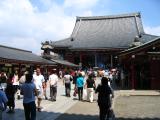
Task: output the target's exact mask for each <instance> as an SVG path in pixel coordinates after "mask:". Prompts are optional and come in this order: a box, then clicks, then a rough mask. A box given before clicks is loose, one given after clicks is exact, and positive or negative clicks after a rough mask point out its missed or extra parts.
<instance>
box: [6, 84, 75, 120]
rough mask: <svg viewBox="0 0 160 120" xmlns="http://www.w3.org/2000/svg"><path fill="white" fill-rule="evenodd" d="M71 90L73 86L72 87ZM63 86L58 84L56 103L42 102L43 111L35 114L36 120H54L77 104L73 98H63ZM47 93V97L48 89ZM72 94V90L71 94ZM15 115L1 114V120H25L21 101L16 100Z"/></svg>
mask: <svg viewBox="0 0 160 120" xmlns="http://www.w3.org/2000/svg"><path fill="white" fill-rule="evenodd" d="M72 88H73V86H72ZM64 90H65V88H64V86H63V84H62V81H60V82H59V83H58V94H57V101H56V102H51V101H49V100H42V107H43V108H44V111H42V112H37V120H44V119H45V120H54V119H56V118H57V117H58V116H59V115H61V114H63V113H64V112H65V111H66V110H67V109H69V108H70V107H71V106H73V105H74V104H75V103H77V102H78V101H77V100H73V97H71V98H68V97H65V96H64V93H65V92H64ZM47 91H48V92H47V93H48V96H49V88H48V89H47ZM71 94H73V90H72V93H71ZM15 106H16V107H15V113H14V114H7V113H6V112H4V113H3V120H25V118H24V109H23V102H22V99H21V100H17V99H16V105H15Z"/></svg>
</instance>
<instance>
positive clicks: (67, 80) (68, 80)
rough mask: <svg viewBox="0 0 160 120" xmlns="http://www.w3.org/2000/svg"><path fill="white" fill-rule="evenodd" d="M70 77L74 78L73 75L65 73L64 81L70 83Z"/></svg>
mask: <svg viewBox="0 0 160 120" xmlns="http://www.w3.org/2000/svg"><path fill="white" fill-rule="evenodd" d="M70 79H73V78H72V76H71V75H64V82H65V83H70V82H71V80H70Z"/></svg>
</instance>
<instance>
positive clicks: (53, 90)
mask: <svg viewBox="0 0 160 120" xmlns="http://www.w3.org/2000/svg"><path fill="white" fill-rule="evenodd" d="M57 84H58V75H57V74H56V69H52V71H51V75H50V76H49V85H50V97H51V101H56V96H57Z"/></svg>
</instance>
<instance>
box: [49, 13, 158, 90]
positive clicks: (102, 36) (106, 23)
mask: <svg viewBox="0 0 160 120" xmlns="http://www.w3.org/2000/svg"><path fill="white" fill-rule="evenodd" d="M152 41H153V43H152ZM157 41H159V37H158V36H155V35H150V34H147V33H145V32H144V29H143V25H142V20H141V14H140V13H131V14H122V15H111V16H91V17H77V19H76V23H75V27H74V29H73V32H72V34H71V35H70V36H69V37H68V38H65V39H63V40H58V41H51V42H49V45H50V46H51V47H52V49H50V51H52V52H54V53H56V54H58V55H59V56H60V58H61V59H63V60H68V61H70V62H73V63H75V64H78V65H79V66H80V67H81V68H82V69H86V68H93V67H98V68H104V69H106V68H112V67H117V66H118V67H119V68H120V78H119V80H120V82H119V83H120V88H122V89H158V88H160V86H159V85H158V84H157V83H160V82H159V68H160V67H158V66H159V63H160V62H159V42H157ZM150 45H152V46H150ZM146 46H147V47H146ZM144 47H145V48H144ZM142 48H144V49H142ZM157 65H158V66H157Z"/></svg>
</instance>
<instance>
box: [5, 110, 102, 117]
mask: <svg viewBox="0 0 160 120" xmlns="http://www.w3.org/2000/svg"><path fill="white" fill-rule="evenodd" d="M36 119H37V120H98V119H99V117H98V115H84V114H69V113H58V112H57V113H56V112H48V111H45V110H44V111H42V112H37V113H36ZM3 120H25V116H24V110H23V109H15V113H9V114H8V113H6V112H4V113H3Z"/></svg>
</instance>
